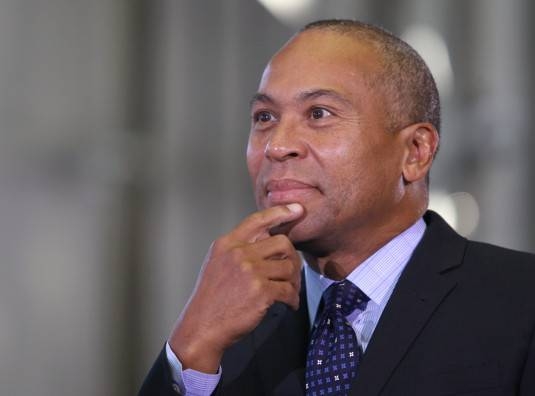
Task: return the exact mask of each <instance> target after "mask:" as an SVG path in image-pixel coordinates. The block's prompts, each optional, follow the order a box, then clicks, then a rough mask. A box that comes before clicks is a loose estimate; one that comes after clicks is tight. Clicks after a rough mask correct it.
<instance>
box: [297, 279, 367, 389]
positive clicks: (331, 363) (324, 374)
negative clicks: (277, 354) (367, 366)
mask: <svg viewBox="0 0 535 396" xmlns="http://www.w3.org/2000/svg"><path fill="white" fill-rule="evenodd" d="M368 301H369V298H368V297H367V296H366V295H365V294H364V293H363V292H362V291H361V290H360V289H359V288H358V287H357V286H355V285H354V284H353V283H351V282H349V281H347V280H344V281H341V282H335V283H333V284H332V285H330V286H329V287H328V288H327V290H325V291H324V292H323V297H322V304H323V310H321V312H320V314H319V316H318V317H317V318H316V323H315V327H314V328H313V330H312V335H311V340H310V345H309V346H308V355H307V367H306V373H305V382H306V394H307V396H320V395H347V394H348V393H349V387H350V386H351V381H352V380H353V379H354V378H355V377H356V376H357V367H358V364H359V361H360V357H361V355H362V351H361V349H360V346H359V345H358V342H357V337H356V335H355V332H354V330H353V328H352V327H351V325H350V324H349V323H348V322H347V319H346V316H347V315H349V314H350V313H351V312H353V311H354V310H359V311H360V312H362V311H364V310H365V309H366V305H367V304H368ZM320 309H321V306H320Z"/></svg>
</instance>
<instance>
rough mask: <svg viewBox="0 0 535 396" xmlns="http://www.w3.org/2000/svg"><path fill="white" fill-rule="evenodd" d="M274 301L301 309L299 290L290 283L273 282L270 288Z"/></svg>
mask: <svg viewBox="0 0 535 396" xmlns="http://www.w3.org/2000/svg"><path fill="white" fill-rule="evenodd" d="M269 290H270V294H271V297H272V299H273V301H279V302H282V303H284V304H288V305H289V306H290V307H292V308H293V309H295V310H297V309H299V288H296V287H295V285H293V284H292V283H290V282H279V281H272V282H270V286H269Z"/></svg>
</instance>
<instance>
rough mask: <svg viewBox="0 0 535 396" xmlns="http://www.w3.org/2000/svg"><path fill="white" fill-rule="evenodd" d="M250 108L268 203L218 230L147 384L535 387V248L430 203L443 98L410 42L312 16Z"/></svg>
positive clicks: (385, 389)
mask: <svg viewBox="0 0 535 396" xmlns="http://www.w3.org/2000/svg"><path fill="white" fill-rule="evenodd" d="M251 113H252V121H251V131H250V136H249V143H248V148H247V165H248V168H249V172H250V175H251V179H252V182H253V185H254V191H255V197H256V202H257V205H258V208H259V211H258V212H256V213H254V214H252V215H250V216H249V217H247V218H246V219H245V220H243V222H242V223H241V224H239V225H238V226H237V227H236V228H235V229H234V230H232V231H230V232H229V233H228V234H226V235H224V236H223V237H221V238H219V239H218V240H216V241H215V242H214V243H213V245H212V246H211V248H210V251H209V252H208V255H207V257H206V260H205V262H204V264H203V267H202V270H201V274H200V276H199V280H198V283H197V285H196V288H195V291H194V292H193V294H192V296H191V298H190V300H189V302H188V304H187V305H186V307H185V309H184V311H183V312H182V314H181V315H180V317H179V319H178V320H177V322H176V325H175V327H174V329H173V331H172V333H171V335H170V337H169V340H168V344H166V348H165V350H163V351H162V353H161V355H160V357H159V358H158V360H157V361H156V363H155V365H154V367H153V368H152V370H151V372H150V373H149V375H148V377H147V379H146V380H145V383H144V385H143V387H142V390H141V392H140V394H141V395H173V394H177V393H178V394H195V395H198V394H210V393H212V392H213V393H215V394H220V395H264V394H266V395H300V394H305V393H306V394H307V395H315V394H318V395H320V394H336V395H355V396H357V395H358V396H372V395H373V396H375V395H396V396H399V395H410V396H418V395H421V396H433V395H457V394H458V395H461V394H462V395H479V396H483V395H486V396H490V395H502V396H503V395H522V396H527V395H535V341H534V332H535V298H534V297H535V292H534V291H533V290H534V286H533V285H534V284H535V258H534V256H532V255H529V254H524V253H519V252H513V251H509V250H506V249H502V248H498V247H493V246H490V245H485V244H481V243H475V242H470V241H467V240H466V239H464V238H462V237H461V236H459V235H457V234H456V233H455V232H454V231H453V230H452V229H451V228H450V227H449V226H448V225H447V224H446V223H445V222H444V221H443V220H442V219H441V218H440V217H439V216H438V215H437V214H435V213H432V212H426V208H427V204H428V174H429V170H430V168H431V164H432V161H433V158H434V155H435V153H436V151H437V147H438V140H439V137H438V129H439V124H440V110H439V100H438V93H437V90H436V86H435V83H434V81H433V78H432V77H431V74H430V72H429V70H428V69H427V67H426V66H425V64H424V62H423V61H422V60H421V58H420V57H419V56H418V55H417V54H416V53H415V52H414V50H412V49H411V48H410V47H409V46H408V45H407V44H406V43H404V42H403V41H401V40H400V39H398V38H396V37H394V36H392V35H391V34H389V33H387V32H385V31H383V30H382V29H379V28H377V27H374V26H370V25H366V24H362V23H359V22H354V21H332V20H331V21H319V22H315V23H313V24H310V25H308V26H307V27H305V28H304V29H303V30H302V31H301V32H299V33H298V34H297V35H296V36H294V37H293V38H292V39H291V40H290V41H289V42H288V43H287V44H286V45H285V46H284V47H283V48H282V49H281V50H280V51H279V52H278V53H277V54H275V56H274V57H273V58H272V59H271V61H270V62H269V64H268V65H267V67H266V69H265V71H264V74H263V76H262V79H261V82H260V86H259V90H258V93H257V94H256V95H255V96H254V98H253V100H252V103H251ZM297 251H300V252H301V253H302V257H301V256H300V255H299V254H298V253H297ZM350 299H354V302H353V303H352V305H351V304H346V303H347V301H349V300H350Z"/></svg>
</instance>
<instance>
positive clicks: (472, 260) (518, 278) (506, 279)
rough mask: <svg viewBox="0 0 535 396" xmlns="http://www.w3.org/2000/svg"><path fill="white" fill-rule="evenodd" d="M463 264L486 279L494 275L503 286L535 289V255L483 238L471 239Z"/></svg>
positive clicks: (495, 279)
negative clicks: (501, 245)
mask: <svg viewBox="0 0 535 396" xmlns="http://www.w3.org/2000/svg"><path fill="white" fill-rule="evenodd" d="M463 267H464V268H465V269H466V270H467V271H469V272H470V273H472V274H473V276H475V277H477V278H482V279H487V280H488V279H493V280H494V281H495V282H496V284H499V285H501V286H500V287H505V288H507V286H510V287H511V288H518V289H519V290H520V289H524V290H530V291H531V290H533V284H534V283H535V255H534V254H531V253H528V252H521V251H517V250H512V249H508V248H504V247H500V246H496V245H491V244H488V243H483V242H474V241H468V243H467V246H466V250H465V255H464V260H463Z"/></svg>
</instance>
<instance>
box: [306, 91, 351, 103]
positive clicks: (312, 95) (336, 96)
mask: <svg viewBox="0 0 535 396" xmlns="http://www.w3.org/2000/svg"><path fill="white" fill-rule="evenodd" d="M322 97H327V98H330V99H333V100H336V101H337V102H341V103H343V104H346V105H351V102H350V101H349V99H347V98H345V97H344V96H342V95H341V94H340V93H338V92H336V91H334V90H332V89H314V90H311V91H305V92H302V93H300V94H299V95H297V98H298V99H299V100H301V101H306V100H310V99H317V98H322Z"/></svg>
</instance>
